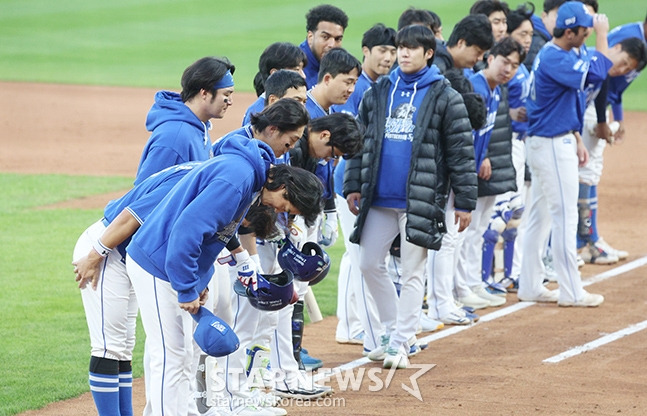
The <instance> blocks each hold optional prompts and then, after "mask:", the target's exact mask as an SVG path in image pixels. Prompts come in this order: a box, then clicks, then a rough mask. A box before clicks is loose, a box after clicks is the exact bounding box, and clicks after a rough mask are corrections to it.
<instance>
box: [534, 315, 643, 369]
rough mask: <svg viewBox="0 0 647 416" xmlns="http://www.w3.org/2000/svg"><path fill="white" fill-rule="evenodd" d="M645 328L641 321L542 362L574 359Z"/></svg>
mask: <svg viewBox="0 0 647 416" xmlns="http://www.w3.org/2000/svg"><path fill="white" fill-rule="evenodd" d="M645 328H647V321H642V322H640V323H637V324H634V325H630V326H628V327H626V328H624V329H621V330H620V331H616V332H614V333H612V334H607V335H605V336H603V337H601V338H598V339H596V340H595V341H591V342H587V343H586V344H583V345H578V346H577V347H575V348H571V349H570V350H568V351H564V352H563V353H561V354H557V355H554V356H552V357H550V358H546V359H545V360H544V362H545V363H558V362H560V361H563V360H565V359H567V358H571V357H575V356H576V355H579V354H582V353H583V352H587V351H591V350H594V349H596V348H597V347H601V346H602V345H605V344H609V343H610V342H613V341H617V340H619V339H620V338H622V337H625V336H627V335H631V334H633V333H636V332H638V331H642V330H643V329H645Z"/></svg>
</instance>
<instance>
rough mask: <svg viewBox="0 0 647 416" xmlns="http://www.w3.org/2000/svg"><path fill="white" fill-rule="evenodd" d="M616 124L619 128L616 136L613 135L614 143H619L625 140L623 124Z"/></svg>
mask: <svg viewBox="0 0 647 416" xmlns="http://www.w3.org/2000/svg"><path fill="white" fill-rule="evenodd" d="M618 124H619V125H620V127H618V131H617V132H616V134H614V135H613V137H614V138H615V142H616V143H620V142H622V141H623V140H624V139H625V122H624V121H619V122H618Z"/></svg>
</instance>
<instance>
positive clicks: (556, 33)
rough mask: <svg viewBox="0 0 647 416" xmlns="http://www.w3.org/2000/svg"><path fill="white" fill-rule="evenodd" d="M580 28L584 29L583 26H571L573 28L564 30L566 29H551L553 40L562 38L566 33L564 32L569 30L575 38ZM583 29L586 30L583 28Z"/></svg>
mask: <svg viewBox="0 0 647 416" xmlns="http://www.w3.org/2000/svg"><path fill="white" fill-rule="evenodd" d="M582 28H584V27H583V26H573V27H569V28H566V29H562V28H559V27H556V28H554V29H553V37H554V38H555V39H559V38H561V37H562V36H564V33H566V31H567V30H569V29H570V31H571V32H573V34H574V35H575V36H577V34H578V33H580V29H582ZM584 29H586V28H584Z"/></svg>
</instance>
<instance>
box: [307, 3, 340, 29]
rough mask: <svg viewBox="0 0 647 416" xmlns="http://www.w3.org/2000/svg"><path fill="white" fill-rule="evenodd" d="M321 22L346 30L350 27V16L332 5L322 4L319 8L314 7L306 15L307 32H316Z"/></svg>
mask: <svg viewBox="0 0 647 416" xmlns="http://www.w3.org/2000/svg"><path fill="white" fill-rule="evenodd" d="M319 22H331V23H334V24H337V25H339V26H341V27H343V28H344V30H346V27H347V26H348V16H347V15H346V13H344V11H343V10H342V9H340V8H339V7H335V6H333V5H330V4H322V5H319V6H317V7H313V8H312V9H310V10H308V13H306V31H308V32H314V31H316V30H317V26H318V25H319Z"/></svg>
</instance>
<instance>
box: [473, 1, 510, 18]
mask: <svg viewBox="0 0 647 416" xmlns="http://www.w3.org/2000/svg"><path fill="white" fill-rule="evenodd" d="M494 12H503V14H505V15H506V16H507V15H508V13H510V7H508V3H506V2H504V1H499V0H478V1H477V2H476V3H474V4H472V7H471V8H470V14H482V15H484V16H490V15H491V14H492V13H494Z"/></svg>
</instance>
